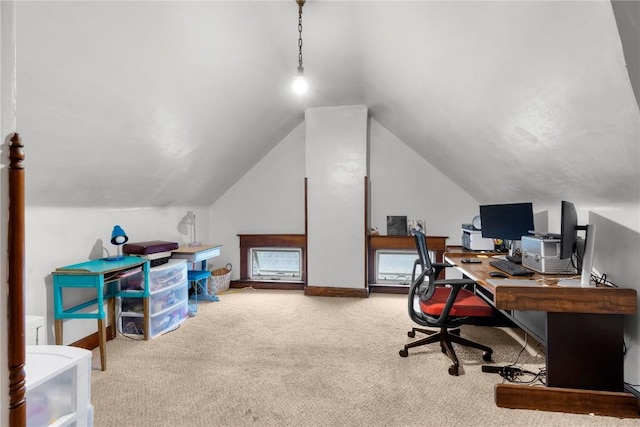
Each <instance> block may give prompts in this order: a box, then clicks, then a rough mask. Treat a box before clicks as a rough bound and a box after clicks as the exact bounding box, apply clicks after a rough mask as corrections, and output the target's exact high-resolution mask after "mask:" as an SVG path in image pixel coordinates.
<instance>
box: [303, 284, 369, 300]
mask: <svg viewBox="0 0 640 427" xmlns="http://www.w3.org/2000/svg"><path fill="white" fill-rule="evenodd" d="M304 294H305V295H308V296H315V297H349V298H368V297H369V290H368V289H355V288H334V287H330V286H307V287H306V288H304Z"/></svg>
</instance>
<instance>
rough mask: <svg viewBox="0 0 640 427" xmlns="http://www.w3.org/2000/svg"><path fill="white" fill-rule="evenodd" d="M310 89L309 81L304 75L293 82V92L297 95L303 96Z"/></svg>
mask: <svg viewBox="0 0 640 427" xmlns="http://www.w3.org/2000/svg"><path fill="white" fill-rule="evenodd" d="M308 87H309V84H308V83H307V79H305V78H304V76H303V75H298V76H296V78H295V80H294V81H293V90H294V92H295V93H297V94H299V95H302V94H304V93H306V92H307V88H308Z"/></svg>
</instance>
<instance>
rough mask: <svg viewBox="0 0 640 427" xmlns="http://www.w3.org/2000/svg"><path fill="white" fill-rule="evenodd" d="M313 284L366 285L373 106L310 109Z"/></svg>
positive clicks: (309, 205)
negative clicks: (369, 119) (369, 110)
mask: <svg viewBox="0 0 640 427" xmlns="http://www.w3.org/2000/svg"><path fill="white" fill-rule="evenodd" d="M305 126H306V129H305V130H306V137H305V143H306V145H305V147H306V152H305V175H306V177H307V251H308V252H307V283H308V285H309V286H319V287H335V288H353V287H354V286H357V287H358V288H360V287H362V288H365V287H366V284H365V216H364V212H365V188H364V183H365V177H366V175H367V108H366V107H365V106H364V105H355V106H343V107H321V108H310V109H308V110H307V111H306V112H305Z"/></svg>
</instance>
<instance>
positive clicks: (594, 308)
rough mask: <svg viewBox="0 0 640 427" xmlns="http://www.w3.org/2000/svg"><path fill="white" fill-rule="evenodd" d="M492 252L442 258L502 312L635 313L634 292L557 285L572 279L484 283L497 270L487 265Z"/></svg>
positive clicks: (541, 276)
mask: <svg viewBox="0 0 640 427" xmlns="http://www.w3.org/2000/svg"><path fill="white" fill-rule="evenodd" d="M492 255H495V254H492V253H475V252H446V253H445V254H444V259H445V260H446V261H447V262H449V263H451V264H455V265H456V267H457V268H458V270H460V271H461V272H462V273H463V274H464V275H465V276H467V277H470V278H471V279H473V280H475V281H476V283H478V285H479V286H482V287H483V288H484V289H485V290H487V291H489V292H490V293H491V294H492V295H493V300H494V305H495V306H496V308H499V309H502V310H528V311H548V312H563V313H596V314H633V313H635V312H636V310H637V300H638V298H637V294H636V290H635V289H628V288H613V287H604V286H603V287H574V286H571V287H567V286H558V285H557V283H558V280H560V279H566V278H568V277H571V276H564V275H553V274H541V273H535V274H534V275H533V276H531V277H528V278H527V277H513V276H511V277H510V278H512V279H523V278H524V279H531V280H535V281H536V282H538V283H539V284H540V285H539V286H529V285H525V286H518V285H501V286H493V285H491V284H489V283H487V280H488V279H491V276H490V275H489V272H491V271H497V269H496V268H495V267H492V266H491V265H489V261H491V260H492V259H493V258H492ZM464 258H477V259H479V260H481V261H482V263H479V264H462V263H461V260H462V259H464Z"/></svg>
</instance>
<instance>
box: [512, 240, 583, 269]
mask: <svg viewBox="0 0 640 427" xmlns="http://www.w3.org/2000/svg"><path fill="white" fill-rule="evenodd" d="M522 265H523V266H525V267H528V268H530V269H532V270H535V271H537V272H539V273H545V274H550V273H551V274H575V273H576V270H575V268H573V266H572V265H571V259H570V258H567V259H560V239H559V238H554V237H549V236H545V235H536V236H522Z"/></svg>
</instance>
